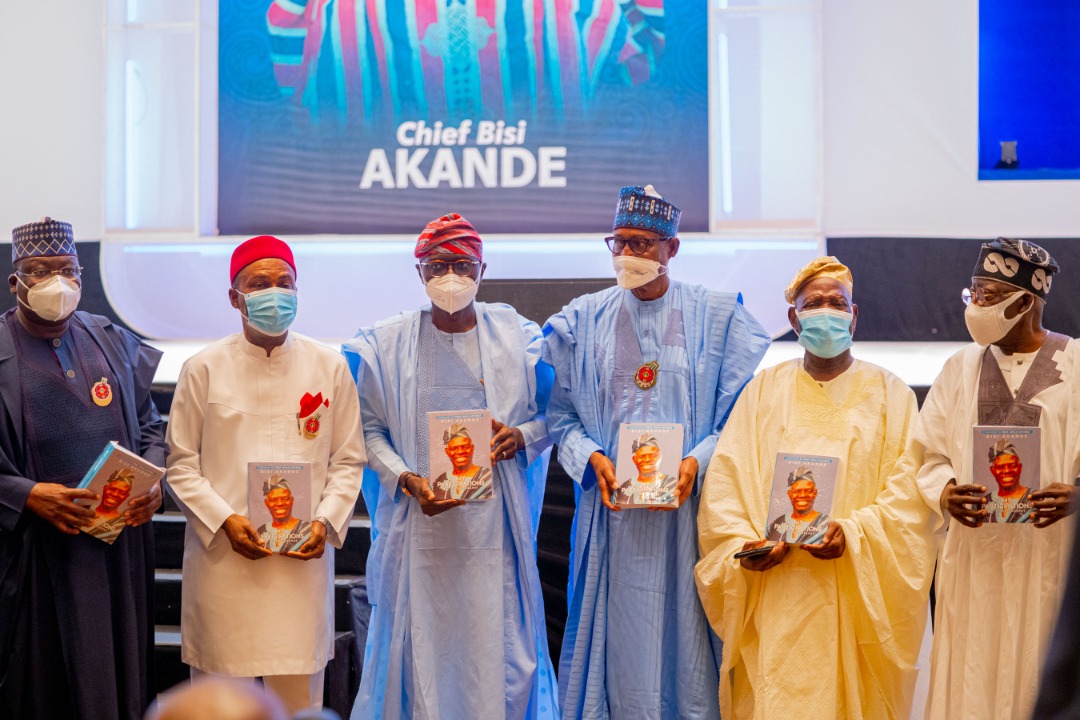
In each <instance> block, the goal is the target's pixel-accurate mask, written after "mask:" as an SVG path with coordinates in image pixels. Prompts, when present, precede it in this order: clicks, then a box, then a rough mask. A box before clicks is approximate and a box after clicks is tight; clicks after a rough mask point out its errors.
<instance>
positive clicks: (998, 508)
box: [971, 425, 1041, 523]
mask: <svg viewBox="0 0 1080 720" xmlns="http://www.w3.org/2000/svg"><path fill="white" fill-rule="evenodd" d="M972 433H973V435H974V442H973V443H972V458H971V468H972V472H971V482H972V483H973V484H975V485H982V486H983V487H985V488H986V497H987V503H986V505H984V506H983V509H984V510H986V511H987V512H988V513H990V517H989V518H987V522H991V523H1026V522H1033V521H1034V520H1035V517H1034V515H1035V508H1034V506H1033V505H1032V503H1031V500H1030V496H1031V493H1033V492H1034V491H1036V490H1038V489H1039V488H1040V487H1041V486H1040V484H1039V465H1040V463H1039V457H1040V455H1039V453H1040V450H1041V447H1040V437H1041V436H1040V433H1039V428H1037V427H1015V426H1009V425H994V426H990V425H976V426H975V427H974V428H973V429H972Z"/></svg>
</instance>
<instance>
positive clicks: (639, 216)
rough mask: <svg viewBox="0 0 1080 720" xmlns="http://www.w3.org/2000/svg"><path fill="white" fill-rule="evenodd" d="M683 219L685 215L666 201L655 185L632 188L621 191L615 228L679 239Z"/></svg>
mask: <svg viewBox="0 0 1080 720" xmlns="http://www.w3.org/2000/svg"><path fill="white" fill-rule="evenodd" d="M681 217H682V211H681V210H679V208H677V207H675V206H674V205H672V204H671V203H669V202H668V201H667V200H665V199H664V198H662V197H661V196H660V193H658V192H656V188H654V187H653V186H652V185H646V186H645V187H641V186H628V187H624V188H623V189H622V190H620V191H619V202H618V204H617V205H616V206H615V223H614V224H613V225H612V226H611V228H612V230H615V229H617V228H638V229H640V230H651V231H652V232H655V233H660V234H661V235H663V236H664V237H675V236H676V235H678V234H679V218H681Z"/></svg>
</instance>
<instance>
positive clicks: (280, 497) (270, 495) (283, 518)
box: [263, 484, 294, 525]
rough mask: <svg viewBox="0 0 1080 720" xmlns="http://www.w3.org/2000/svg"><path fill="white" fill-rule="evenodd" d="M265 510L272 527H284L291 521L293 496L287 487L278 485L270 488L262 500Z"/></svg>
mask: <svg viewBox="0 0 1080 720" xmlns="http://www.w3.org/2000/svg"><path fill="white" fill-rule="evenodd" d="M263 502H264V503H266V509H267V510H269V511H270V518H271V519H272V521H273V524H274V525H285V524H287V523H288V522H289V520H290V519H292V511H293V503H294V500H293V494H292V490H290V489H289V486H288V485H285V484H280V485H277V486H276V487H274V488H272V489H271V490H270V491H269V492H267V493H266V497H265V498H263Z"/></svg>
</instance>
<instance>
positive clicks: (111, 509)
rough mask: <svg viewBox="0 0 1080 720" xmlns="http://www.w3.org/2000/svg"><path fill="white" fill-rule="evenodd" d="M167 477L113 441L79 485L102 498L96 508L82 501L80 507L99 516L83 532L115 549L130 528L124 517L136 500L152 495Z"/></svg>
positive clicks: (163, 471)
mask: <svg viewBox="0 0 1080 720" xmlns="http://www.w3.org/2000/svg"><path fill="white" fill-rule="evenodd" d="M164 475H165V468H161V467H158V466H157V465H155V464H154V463H152V462H147V461H146V460H144V459H142V458H141V457H140V456H138V455H136V454H135V453H133V452H131V451H130V450H128V449H127V448H125V447H121V446H120V443H118V442H116V441H115V440H113V441H112V442H110V443H109V444H107V445H106V446H105V449H104V450H102V451H101V454H100V455H98V458H97V460H95V461H94V464H93V465H91V466H90V469H89V470H88V471H87V473H86V475H85V476H83V479H82V480H81V481H80V482H79V487H80V488H86V489H88V490H93V491H94V492H96V493H97V494H98V495H99V496H101V500H99V501H97V504H96V505H95V504H94V502H93V501H91V500H80V501H79V504H80V505H84V506H86V507H93V508H94V513H95V517H94V520H93V522H91V523H90V524H89V525H87V526H86V527H82V528H79V529H80V530H82V531H83V532H84V533H87V534H88V535H93V536H94V537H96V538H97V539H98V540H103V541H105V542H107V543H109V544H110V545H112V544H113V543H114V542H116V538H117V537H119V536H120V531H121V530H123V529H124V528H125V527H126V524H125V523H124V513H125V512H127V509H128V506H129V505H130V504H131V500H132V498H137V497H140V496H142V495H145V494H146V493H148V492H149V491H150V488H152V487H153V486H154V483H156V482H157V481H158V480H160V479H161V478H162V477H163V476H164Z"/></svg>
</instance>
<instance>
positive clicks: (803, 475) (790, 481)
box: [787, 467, 817, 487]
mask: <svg viewBox="0 0 1080 720" xmlns="http://www.w3.org/2000/svg"><path fill="white" fill-rule="evenodd" d="M800 480H809V481H810V482H812V483H814V485H817V480H815V479H814V471H813V470H811V469H810V468H807V467H798V468H796V469H794V470H792V471H791V472H789V473H788V476H787V485H788V487H791V486H792V485H794V484H795V483H797V482H799V481H800Z"/></svg>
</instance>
